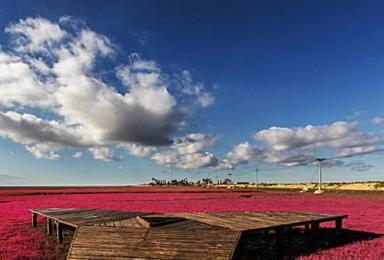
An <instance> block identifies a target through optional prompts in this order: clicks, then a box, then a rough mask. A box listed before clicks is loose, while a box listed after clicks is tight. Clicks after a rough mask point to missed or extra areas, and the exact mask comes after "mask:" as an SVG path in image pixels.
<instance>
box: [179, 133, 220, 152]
mask: <svg viewBox="0 0 384 260" xmlns="http://www.w3.org/2000/svg"><path fill="white" fill-rule="evenodd" d="M215 142H216V138H215V137H213V136H211V135H206V134H203V133H191V134H187V135H185V136H184V137H182V138H176V139H175V140H174V142H173V148H174V149H175V150H176V151H177V152H178V153H180V154H191V153H196V152H199V151H201V150H203V149H206V148H208V147H210V146H212V145H213V144H214V143H215Z"/></svg>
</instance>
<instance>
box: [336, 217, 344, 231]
mask: <svg viewBox="0 0 384 260" xmlns="http://www.w3.org/2000/svg"><path fill="white" fill-rule="evenodd" d="M335 226H336V234H340V233H341V231H342V229H343V219H342V218H337V219H336V221H335Z"/></svg>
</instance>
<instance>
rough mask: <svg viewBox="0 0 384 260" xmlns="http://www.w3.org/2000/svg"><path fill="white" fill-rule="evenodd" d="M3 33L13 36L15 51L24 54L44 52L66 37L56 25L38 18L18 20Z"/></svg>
mask: <svg viewBox="0 0 384 260" xmlns="http://www.w3.org/2000/svg"><path fill="white" fill-rule="evenodd" d="M5 31H6V32H8V33H10V34H11V35H12V36H13V38H14V44H15V48H16V50H18V51H24V52H41V51H46V50H47V48H48V49H49V48H50V47H52V44H54V43H55V42H57V41H60V40H61V39H62V38H63V37H65V35H66V32H65V31H63V30H62V29H61V28H60V26H59V25H58V24H56V23H52V22H50V21H49V20H47V19H44V18H40V17H37V18H27V19H25V20H20V21H19V22H17V23H14V24H11V25H9V26H8V27H7V28H5Z"/></svg>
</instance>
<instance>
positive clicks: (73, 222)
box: [30, 208, 347, 260]
mask: <svg viewBox="0 0 384 260" xmlns="http://www.w3.org/2000/svg"><path fill="white" fill-rule="evenodd" d="M30 212H31V213H32V226H36V224H37V217H38V216H42V217H44V218H46V219H47V232H48V233H49V234H52V228H53V224H55V225H54V226H56V229H57V230H56V234H57V238H58V241H59V242H62V240H63V235H62V230H63V227H69V228H74V229H76V231H75V235H74V237H73V240H72V243H71V246H70V250H69V253H68V259H198V260H201V259H232V258H233V256H234V255H235V251H236V248H237V244H238V241H239V240H240V238H241V237H242V235H245V234H249V233H252V232H269V231H272V232H274V233H275V234H276V236H280V235H281V234H283V233H284V232H285V231H287V230H288V231H289V230H290V229H292V228H294V227H299V226H303V227H305V229H306V230H316V229H318V228H319V226H320V223H323V222H329V221H332V222H335V228H336V231H337V232H340V230H341V228H342V220H343V219H344V218H346V217H347V215H330V214H319V213H305V212H214V213H167V214H157V213H156V214H155V213H143V212H122V211H106V210H96V209H76V208H71V209H52V208H50V209H34V210H30ZM279 241H280V239H276V242H277V243H278V242H279ZM276 248H278V245H277V246H276Z"/></svg>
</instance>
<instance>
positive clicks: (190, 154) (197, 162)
mask: <svg viewBox="0 0 384 260" xmlns="http://www.w3.org/2000/svg"><path fill="white" fill-rule="evenodd" d="M215 141H216V138H215V137H213V136H211V135H206V134H203V133H192V134H187V135H185V136H184V137H181V138H176V139H175V140H174V142H173V145H172V146H171V147H169V148H168V149H166V150H165V151H161V152H158V153H156V154H154V155H153V156H152V160H154V161H155V162H156V163H158V164H164V165H174V166H176V167H179V168H183V169H199V168H215V169H232V168H233V165H232V164H231V163H230V162H229V161H227V160H219V159H218V158H217V157H216V156H215V155H213V154H212V153H210V152H207V151H205V150H206V149H207V148H209V147H210V146H212V145H213V144H214V143H215Z"/></svg>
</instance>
